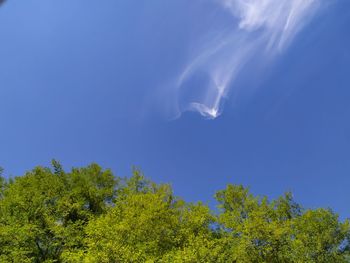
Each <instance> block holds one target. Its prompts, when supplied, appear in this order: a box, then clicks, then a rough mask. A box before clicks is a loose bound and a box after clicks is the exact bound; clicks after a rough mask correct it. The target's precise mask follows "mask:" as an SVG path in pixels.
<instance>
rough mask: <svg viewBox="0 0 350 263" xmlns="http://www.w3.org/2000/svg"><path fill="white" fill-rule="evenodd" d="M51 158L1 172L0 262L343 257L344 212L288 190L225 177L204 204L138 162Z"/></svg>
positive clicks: (319, 261)
mask: <svg viewBox="0 0 350 263" xmlns="http://www.w3.org/2000/svg"><path fill="white" fill-rule="evenodd" d="M52 166H53V168H52V169H50V168H45V167H37V168H35V169H33V170H32V171H30V172H28V173H26V174H25V175H24V176H21V177H16V178H14V179H13V180H5V179H4V178H3V177H1V175H0V262H14V263H17V262H18V263H22V262H24V263H27V262H28V263H36V262H46V263H49V262H50V263H54V262H86V263H94V262H96V263H97V262H102V263H109V262H110V263H114V262H169V263H170V262H179V263H180V262H181V263H182V262H184V263H192V262H193V263H195V262H218V263H224V262H237V263H245V262H253V263H255V262H256V263H260V262H266V263H274V262H275V263H277V262H278V263H292V262H293V263H294V262H297V263H312V262H314V263H323V262H324V263H326V262H327V263H328V262H335V263H338V262H339V263H340V262H350V261H349V236H350V230H349V223H348V221H345V222H341V221H340V220H339V218H338V216H337V215H336V214H335V213H334V212H332V211H331V210H330V209H323V208H319V209H314V210H311V209H303V208H302V207H301V206H300V205H299V204H297V203H296V202H295V201H294V200H293V198H292V194H291V193H286V194H285V195H283V196H281V197H279V198H277V199H276V200H269V199H268V198H267V197H260V196H254V195H253V194H251V193H250V191H249V189H248V188H245V187H243V186H240V185H228V186H227V187H226V188H225V189H223V190H221V191H218V192H217V193H216V195H215V198H216V200H217V202H218V209H217V210H211V209H210V208H209V207H208V206H207V205H205V204H203V203H201V202H199V203H189V202H185V201H184V200H182V199H181V198H179V197H177V196H175V195H174V193H173V190H172V188H171V186H170V185H168V184H156V183H154V182H152V181H149V180H148V179H146V178H145V177H144V175H143V174H142V172H141V171H140V170H138V169H134V170H133V174H132V176H131V177H130V178H119V177H115V176H114V175H113V174H112V172H111V171H110V170H108V169H107V170H103V169H102V168H101V167H100V166H98V165H97V164H91V165H89V166H87V167H83V168H73V169H72V170H71V171H70V172H65V171H64V170H63V168H62V166H61V164H60V163H59V162H57V161H53V162H52Z"/></svg>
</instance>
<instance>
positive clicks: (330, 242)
mask: <svg viewBox="0 0 350 263" xmlns="http://www.w3.org/2000/svg"><path fill="white" fill-rule="evenodd" d="M216 197H217V200H218V201H219V208H220V209H221V213H220V214H219V216H218V220H219V221H218V222H219V223H220V225H221V226H222V229H223V230H222V235H223V238H226V239H227V240H229V242H228V243H230V244H231V245H232V248H231V251H232V257H233V258H234V259H236V260H237V262H343V261H342V259H343V258H344V254H342V250H341V246H343V245H344V244H345V243H344V240H346V235H347V233H349V226H348V223H347V222H345V223H341V222H339V219H338V217H337V216H336V215H335V214H334V213H332V212H331V211H330V210H325V209H317V210H306V211H303V210H302V209H301V207H300V206H299V205H298V204H296V203H295V202H294V201H293V199H292V196H291V194H290V193H287V194H286V195H285V196H283V197H280V198H279V199H277V200H275V201H271V202H270V201H268V200H267V198H266V197H264V198H260V197H254V196H253V195H251V194H250V193H249V192H248V190H247V189H246V188H244V187H242V186H233V185H228V186H227V188H226V189H225V190H223V191H219V192H218V193H217V195H216Z"/></svg>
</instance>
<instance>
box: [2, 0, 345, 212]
mask: <svg viewBox="0 0 350 263" xmlns="http://www.w3.org/2000/svg"><path fill="white" fill-rule="evenodd" d="M349 8H350V2H349V1H346V0H338V1H333V3H332V5H330V6H327V7H325V8H323V10H321V11H319V12H318V13H317V15H316V16H315V17H314V18H313V19H312V21H310V22H309V23H308V25H307V26H305V27H304V28H303V30H302V31H301V32H299V33H298V34H297V35H296V36H295V37H294V39H293V41H291V42H290V43H289V45H288V47H286V48H285V49H284V51H283V52H281V53H280V54H278V55H275V56H274V57H273V59H272V60H273V61H269V62H267V61H266V58H265V59H263V58H262V57H260V58H259V59H257V58H255V57H253V58H251V59H250V60H249V62H248V64H249V65H250V66H248V67H247V68H246V69H245V70H242V71H240V72H239V74H238V76H237V78H235V81H234V83H231V84H230V85H228V86H230V87H229V90H230V92H228V94H227V96H226V98H225V99H224V105H223V107H222V108H221V115H220V116H218V117H217V118H215V119H208V118H205V117H203V116H201V115H200V114H198V112H192V111H189V112H187V111H181V116H179V114H178V113H177V114H176V113H174V110H173V108H174V105H173V104H174V100H175V97H176V98H178V97H181V96H182V97H183V96H189V97H191V96H197V94H195V95H193V94H192V93H191V92H192V91H193V89H194V88H196V87H201V86H203V85H205V84H206V82H208V81H210V79H209V78H208V76H207V75H205V74H204V73H203V72H202V71H201V70H200V69H199V71H198V72H197V73H195V74H194V76H193V77H191V79H189V80H188V81H187V82H186V85H185V86H186V89H187V90H190V91H189V93H188V92H187V91H186V92H184V94H185V95H183V94H180V95H179V94H175V93H174V92H173V86H174V79H176V78H178V76H179V74H181V72H182V71H183V69H184V68H185V67H186V65H187V64H188V63H189V61H190V59H191V57H192V54H193V53H195V52H197V51H198V49H199V47H200V46H199V43H202V44H203V43H207V42H206V41H208V43H210V40H211V39H212V38H213V37H214V36H213V34H212V32H217V31H218V29H220V28H229V29H230V28H231V26H232V27H233V26H234V23H237V21H236V22H235V19H233V18H232V15H230V14H229V12H227V10H226V11H225V10H224V9H223V7H222V6H220V5H218V4H217V3H216V2H215V1H209V0H194V1H188V0H176V1H163V0H153V1H139V0H137V1H136V0H125V1H114V0H106V1H81V0H77V1H68V0H63V1H51V0H47V1H39V0H27V1H11V0H8V1H7V2H6V3H5V4H4V5H2V6H1V8H0V37H1V44H0V47H1V48H0V58H1V59H0V84H1V87H0V100H1V103H0V120H1V122H0V128H1V129H0V145H1V150H0V165H1V166H3V167H4V168H5V175H7V176H16V175H21V174H23V173H24V172H25V171H27V170H29V169H31V168H33V167H34V166H36V165H49V163H50V160H51V159H52V158H56V159H58V160H60V161H61V162H62V164H63V165H64V167H65V168H67V169H69V168H70V167H72V166H75V167H77V166H82V165H86V164H88V163H91V162H97V163H99V164H100V165H102V166H103V167H106V168H111V169H113V171H114V172H115V174H117V175H120V176H124V175H129V174H130V169H131V166H132V165H137V166H139V167H141V168H142V170H143V171H144V172H145V174H146V175H147V176H149V177H151V178H152V179H153V180H155V181H157V182H170V183H171V184H172V185H173V187H174V189H175V193H176V194H178V195H181V196H183V197H184V198H185V199H187V200H189V201H197V200H205V201H210V200H212V196H213V194H214V192H215V191H216V190H219V189H221V188H223V187H224V186H225V184H227V183H235V184H244V185H247V186H250V187H251V189H252V191H253V192H254V193H256V194H261V195H268V196H270V197H276V196H278V195H280V194H282V193H283V192H284V191H287V190H291V191H292V192H293V193H294V196H295V198H296V200H298V201H300V202H301V203H303V204H304V205H305V206H307V207H319V206H322V207H332V208H333V209H334V210H335V211H336V212H338V213H340V215H341V216H342V217H347V216H349V210H348V200H349V195H348V189H349V185H350V122H349V116H350V103H349V101H350V89H349V86H350V49H349V47H350V34H349V25H350V13H349V12H348V11H347V10H349ZM225 32H226V31H225ZM251 41H254V35H253V36H252V38H251ZM234 51H235V52H234V53H232V56H236V55H237V54H239V51H240V49H239V48H235V50H234ZM230 55H231V53H230V52H228V51H225V52H224V57H230ZM211 61H212V60H210V59H209V60H208V61H206V65H207V66H208V67H210V66H212V65H211V64H210V62H211ZM219 61H220V60H219ZM219 65H222V64H221V63H219ZM214 69H215V68H214ZM192 87H194V88H193V89H192ZM182 97H181V98H182ZM189 97H186V98H185V99H183V100H184V101H185V102H186V100H188V98H189ZM180 104H181V103H180ZM180 106H181V105H180ZM183 109H184V110H185V109H186V107H183ZM176 117H177V118H176Z"/></svg>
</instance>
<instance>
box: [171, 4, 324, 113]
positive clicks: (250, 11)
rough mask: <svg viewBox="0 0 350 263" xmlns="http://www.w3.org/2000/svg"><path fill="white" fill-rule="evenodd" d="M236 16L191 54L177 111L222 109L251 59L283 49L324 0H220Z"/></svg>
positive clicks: (266, 58)
mask: <svg viewBox="0 0 350 263" xmlns="http://www.w3.org/2000/svg"><path fill="white" fill-rule="evenodd" d="M217 3H218V4H219V5H221V6H222V7H223V8H224V10H225V11H226V12H228V13H229V14H230V15H231V17H232V21H233V23H232V26H230V27H229V29H227V27H225V28H222V30H219V31H217V32H215V34H214V36H212V37H210V40H209V41H205V44H203V45H202V46H201V47H198V50H199V51H198V52H196V53H195V54H191V57H190V58H189V61H188V63H187V65H186V66H185V67H184V69H183V70H182V72H181V74H179V76H178V77H177V79H176V81H175V89H176V97H177V102H176V103H177V106H176V107H177V115H181V113H182V112H184V111H196V112H198V113H200V114H201V115H203V116H205V117H207V118H211V119H213V118H216V117H218V116H219V115H220V114H221V112H222V106H223V101H224V98H226V97H227V96H228V93H229V92H230V89H231V88H232V87H234V84H235V80H236V79H237V78H238V77H239V75H240V74H241V73H243V71H244V70H247V68H246V65H247V64H249V63H252V62H253V63H256V62H257V63H258V62H259V61H265V62H266V61H271V60H272V59H273V58H274V57H276V56H277V55H278V54H280V53H282V52H283V51H284V50H285V49H286V48H287V47H288V45H289V44H290V43H291V41H293V39H294V38H295V36H296V35H297V33H298V32H300V30H301V29H302V28H303V26H304V25H305V24H306V23H307V22H308V21H309V19H310V18H311V17H312V15H313V14H314V13H315V11H316V10H318V7H319V4H320V2H319V0H217Z"/></svg>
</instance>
